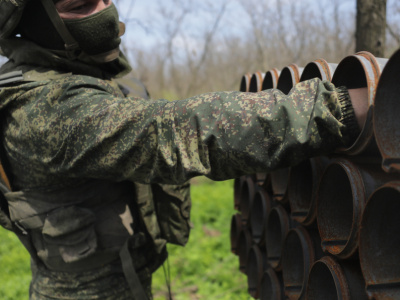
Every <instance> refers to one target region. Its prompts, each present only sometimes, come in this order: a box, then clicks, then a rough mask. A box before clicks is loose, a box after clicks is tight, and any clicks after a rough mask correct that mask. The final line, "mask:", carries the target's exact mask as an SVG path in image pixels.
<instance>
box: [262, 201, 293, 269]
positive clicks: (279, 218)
mask: <svg viewBox="0 0 400 300" xmlns="http://www.w3.org/2000/svg"><path fill="white" fill-rule="evenodd" d="M294 226H295V224H294V222H293V221H292V220H291V219H290V218H289V215H288V213H287V212H286V210H285V209H284V208H283V207H282V206H281V205H277V206H275V207H273V208H272V209H271V212H270V213H269V215H268V220H267V228H266V233H265V241H266V242H265V247H266V251H267V262H268V263H269V264H270V265H271V267H273V268H274V269H275V270H276V271H280V270H281V267H282V266H281V254H282V246H283V243H284V241H285V237H286V234H287V233H288V231H289V230H290V229H291V228H292V227H294Z"/></svg>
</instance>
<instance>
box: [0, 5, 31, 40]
mask: <svg viewBox="0 0 400 300" xmlns="http://www.w3.org/2000/svg"><path fill="white" fill-rule="evenodd" d="M29 1H30V0H1V1H0V39H6V38H8V37H9V36H10V35H11V34H12V32H13V31H14V29H15V28H16V27H17V25H18V23H19V21H20V19H21V16H22V13H23V11H24V8H25V6H26V4H27V3H28V2H29Z"/></svg>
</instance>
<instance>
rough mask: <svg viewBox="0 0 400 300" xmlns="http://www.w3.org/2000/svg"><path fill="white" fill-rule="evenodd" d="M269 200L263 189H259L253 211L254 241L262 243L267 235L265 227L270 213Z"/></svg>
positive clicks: (252, 231)
mask: <svg viewBox="0 0 400 300" xmlns="http://www.w3.org/2000/svg"><path fill="white" fill-rule="evenodd" d="M268 201H269V199H268V198H267V196H266V194H265V192H264V191H263V190H262V189H258V191H257V192H256V194H255V195H254V199H253V205H252V209H251V214H250V215H251V217H250V228H251V233H252V236H253V240H254V242H256V243H260V241H261V240H262V239H263V236H264V235H265V227H266V221H267V216H268V212H269V203H268Z"/></svg>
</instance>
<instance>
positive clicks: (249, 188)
mask: <svg viewBox="0 0 400 300" xmlns="http://www.w3.org/2000/svg"><path fill="white" fill-rule="evenodd" d="M253 195H254V183H253V181H252V180H251V178H249V177H248V178H246V180H244V181H243V183H242V188H241V192H240V211H241V212H242V220H243V223H244V224H246V223H247V221H248V219H249V215H250V209H251V203H252V201H253Z"/></svg>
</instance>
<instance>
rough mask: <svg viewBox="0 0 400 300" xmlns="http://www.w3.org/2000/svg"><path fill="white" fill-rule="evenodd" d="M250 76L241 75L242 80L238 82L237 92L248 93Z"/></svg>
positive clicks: (248, 74)
mask: <svg viewBox="0 0 400 300" xmlns="http://www.w3.org/2000/svg"><path fill="white" fill-rule="evenodd" d="M251 76H252V75H251V74H250V73H246V74H245V75H243V77H242V80H241V81H240V89H239V91H241V92H248V91H249V89H250V80H251Z"/></svg>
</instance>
